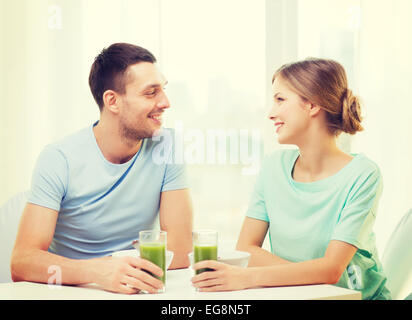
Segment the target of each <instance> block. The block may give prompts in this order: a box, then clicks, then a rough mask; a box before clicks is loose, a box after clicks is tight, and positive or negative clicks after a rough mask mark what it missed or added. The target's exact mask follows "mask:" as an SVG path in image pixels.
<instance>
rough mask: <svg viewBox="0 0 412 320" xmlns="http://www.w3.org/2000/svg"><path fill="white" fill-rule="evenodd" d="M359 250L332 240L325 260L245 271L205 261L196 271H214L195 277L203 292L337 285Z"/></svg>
mask: <svg viewBox="0 0 412 320" xmlns="http://www.w3.org/2000/svg"><path fill="white" fill-rule="evenodd" d="M356 250H357V248H356V247H354V246H352V245H351V244H348V243H345V242H342V241H337V240H332V241H330V243H329V245H328V248H327V250H326V253H325V255H324V257H322V258H319V259H313V260H308V261H304V262H297V263H289V264H287V265H286V264H278V265H272V266H266V267H252V268H241V267H235V266H230V265H227V264H224V263H219V262H217V261H210V260H209V261H201V262H198V263H197V264H195V265H194V268H195V269H200V268H212V269H214V270H215V271H212V272H203V273H201V274H199V275H196V276H195V277H193V278H192V283H193V285H194V286H195V287H197V288H199V289H200V290H201V291H227V290H240V289H247V288H253V287H264V286H267V287H276V286H287V285H305V284H321V283H326V284H335V283H337V282H338V281H339V279H340V277H341V275H342V273H343V272H344V271H345V269H346V267H347V265H348V264H349V262H350V261H351V260H352V257H353V255H354V254H355V253H356Z"/></svg>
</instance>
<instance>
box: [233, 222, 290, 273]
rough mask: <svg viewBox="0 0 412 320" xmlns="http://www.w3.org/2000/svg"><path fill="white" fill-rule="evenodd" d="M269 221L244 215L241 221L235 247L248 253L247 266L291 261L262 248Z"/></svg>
mask: <svg viewBox="0 0 412 320" xmlns="http://www.w3.org/2000/svg"><path fill="white" fill-rule="evenodd" d="M268 228H269V223H268V222H266V221H263V220H258V219H253V218H249V217H246V218H245V220H244V221H243V226H242V230H241V231H240V235H239V239H238V242H237V246H236V249H237V250H240V251H246V252H249V253H250V261H249V267H257V266H270V265H275V264H286V263H291V262H290V261H288V260H285V259H282V258H280V257H278V256H276V255H274V254H272V253H271V252H269V251H267V250H265V249H262V248H261V247H262V244H263V241H264V240H265V236H266V233H267V230H268Z"/></svg>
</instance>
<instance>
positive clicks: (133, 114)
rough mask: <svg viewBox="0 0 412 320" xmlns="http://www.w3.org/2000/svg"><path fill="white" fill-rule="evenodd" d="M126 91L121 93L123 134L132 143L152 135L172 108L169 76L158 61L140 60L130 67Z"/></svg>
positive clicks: (127, 72) (120, 115) (121, 126)
mask: <svg viewBox="0 0 412 320" xmlns="http://www.w3.org/2000/svg"><path fill="white" fill-rule="evenodd" d="M125 76H126V77H127V78H126V85H125V93H124V94H122V95H119V107H120V108H119V124H120V134H121V136H122V137H123V138H125V139H126V140H127V141H129V142H132V143H133V141H137V140H140V139H144V138H149V137H152V136H153V134H154V133H155V132H156V130H159V129H160V128H161V125H162V114H163V112H164V110H165V109H167V108H169V107H170V105H169V100H168V98H167V96H166V94H165V92H164V87H165V85H166V84H167V81H166V79H165V78H164V76H163V75H162V74H161V72H160V71H159V69H158V67H157V65H156V64H153V63H150V62H139V63H137V64H134V65H131V66H129V67H128V68H127V70H126V73H125Z"/></svg>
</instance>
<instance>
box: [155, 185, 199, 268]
mask: <svg viewBox="0 0 412 320" xmlns="http://www.w3.org/2000/svg"><path fill="white" fill-rule="evenodd" d="M159 221H160V228H161V229H162V230H164V231H167V247H168V249H169V250H171V251H173V252H174V257H173V261H172V264H171V265H170V268H169V269H179V268H186V267H188V266H189V265H190V261H189V257H188V254H189V253H190V252H191V251H192V228H193V209H192V201H191V197H190V193H189V190H188V189H180V190H172V191H164V192H162V194H161V198H160V209H159Z"/></svg>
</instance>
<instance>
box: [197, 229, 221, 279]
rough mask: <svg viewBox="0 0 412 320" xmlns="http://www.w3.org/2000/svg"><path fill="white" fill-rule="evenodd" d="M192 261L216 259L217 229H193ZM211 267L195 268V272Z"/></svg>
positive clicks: (207, 269)
mask: <svg viewBox="0 0 412 320" xmlns="http://www.w3.org/2000/svg"><path fill="white" fill-rule="evenodd" d="M192 235H193V262H194V263H197V262H199V261H203V260H217V239H218V237H217V231H215V230H197V231H193V233H192ZM204 271H213V269H209V268H203V269H198V270H196V272H195V273H196V274H199V273H202V272H204Z"/></svg>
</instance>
